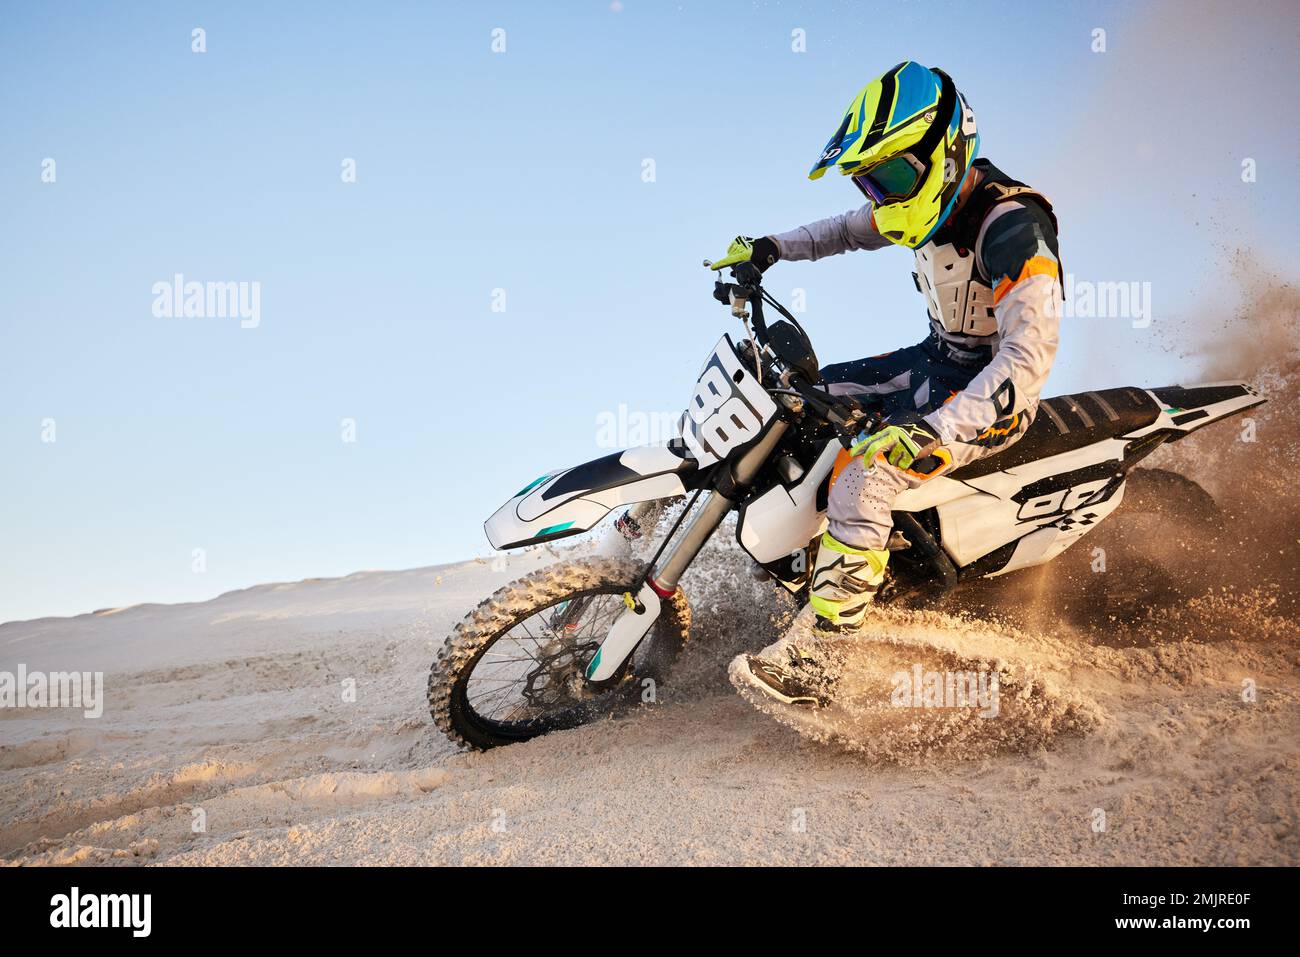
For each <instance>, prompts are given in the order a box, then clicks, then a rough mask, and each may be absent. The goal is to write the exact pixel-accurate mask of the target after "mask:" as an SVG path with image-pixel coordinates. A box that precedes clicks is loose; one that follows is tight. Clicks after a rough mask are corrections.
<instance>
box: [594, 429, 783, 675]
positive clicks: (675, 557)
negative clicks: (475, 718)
mask: <svg viewBox="0 0 1300 957" xmlns="http://www.w3.org/2000/svg"><path fill="white" fill-rule="evenodd" d="M788 428H789V424H788V423H787V422H786V421H785V420H784V419H777V420H776V421H775V422H773V423H772V426H771V428H769V429H768V430H767V434H766V435H764V436H763V437H762V438H761V439H759V440H758V443H757V444H756V445H755V446H754V447H753V448H752V449H750V450H749V451H748V452H746V453H745V454H744V455H742V456H741V457H740V458H738V459H737V460H736V461H735V463H734V464H733V465H732V466H731V468H730V469H728V470H724V471H722V472H721V473H720V478H721V481H719V482H717V483H716V485H715V488H714V489H713V490H712V491H710V492H708V493H707V494H706V495H705V496H704V504H703V505H702V506H700V508H699V510H698V511H696V513H695V515H694V516H692V518H691V520H690V522H689V524H687V526H686V528H685V529H684V530H683V531H682V532H681V533H680V535H679V536H678V537H677V539H676V541H674V542H672V543H670V544H669V546H668V547H667V548H666V549H665V550H664V552H663V554H662V555H661V556H660V558H659V560H658V561H657V562H656V563H655V565H654V567H653V568H651V569H650V571H649V572H648V573H647V574H646V577H645V581H644V582H642V584H641V588H640V590H639V591H638V592H637V593H636V594H635V595H633V594H632V593H631V592H628V593H627V594H626V595H624V596H623V600H624V601H625V602H626V604H627V608H626V609H625V610H624V612H623V613H622V614H621V615H619V616H618V618H617V619H616V620H615V621H614V624H613V625H612V626H611V627H610V629H609V634H608V635H606V636H605V640H604V641H602V642H601V643H600V647H599V648H598V649H596V654H595V656H594V657H593V658H592V659H591V663H590V664H588V665H587V673H586V677H587V680H588V681H589V682H591V683H593V684H596V685H599V684H601V683H602V682H607V681H609V680H610V679H612V678H613V677H614V676H615V675H616V674H618V672H619V670H620V669H621V668H622V666H623V663H624V662H625V661H627V659H628V657H629V656H631V654H632V652H633V651H635V650H636V646H637V645H638V644H639V643H640V642H641V639H642V638H644V637H645V636H646V633H647V632H649V631H650V628H651V627H652V626H653V625H654V623H655V620H656V619H657V618H658V617H659V611H660V608H661V607H662V605H661V602H662V600H663V599H666V598H671V597H672V596H673V595H674V594H676V592H677V584H678V582H680V581H681V577H682V575H683V574H685V573H686V569H688V568H689V567H690V566H691V562H693V561H695V557H696V556H697V555H699V553H700V549H702V548H703V547H704V543H705V542H707V541H708V540H709V537H710V536H711V535H712V534H713V533H714V532H715V531H717V529H718V526H719V525H721V524H722V520H723V519H724V518H726V517H727V513H728V512H730V511H731V510H732V509H733V508H735V506H736V499H737V498H738V497H739V495H740V492H741V490H742V489H743V488H744V486H746V485H748V484H749V483H750V482H751V481H752V480H753V478H754V476H755V475H757V474H758V470H759V469H760V468H762V466H763V463H764V462H766V461H767V460H768V459H769V458H770V457H771V455H772V451H773V450H774V449H775V448H776V446H777V443H778V442H780V441H781V436H782V435H784V434H785V431H786V429H788Z"/></svg>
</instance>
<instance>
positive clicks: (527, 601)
mask: <svg viewBox="0 0 1300 957" xmlns="http://www.w3.org/2000/svg"><path fill="white" fill-rule="evenodd" d="M644 574H645V567H644V566H643V565H641V564H640V563H639V562H636V561H632V560H629V559H622V558H590V559H579V560H575V561H568V562H560V563H559V564H556V565H551V566H548V567H547V568H543V569H541V570H539V571H536V572H533V573H532V574H530V575H526V576H524V577H523V578H520V579H518V580H517V581H513V582H511V583H510V584H508V585H505V586H504V587H502V588H499V589H498V590H497V591H496V592H495V593H494V594H493V595H492V596H491V597H490V598H487V599H485V600H484V601H483V602H482V603H480V604H479V606H478V608H476V609H475V610H474V611H473V612H471V613H470V614H468V615H466V616H465V619H464V620H463V621H462V622H461V623H460V624H458V625H457V626H456V629H455V631H453V632H452V634H451V636H450V637H449V638H448V639H447V642H446V644H444V646H443V648H442V650H441V651H440V652H439V653H438V657H437V659H436V660H435V661H434V663H433V667H432V668H431V669H430V672H429V712H430V714H431V715H432V716H433V720H434V723H435V724H436V725H437V726H438V728H439V729H440V730H441V731H442V732H443V733H444V734H445V735H447V737H448V738H450V739H451V740H452V741H455V742H457V743H458V744H461V745H464V746H465V747H469V748H474V749H477V750H486V749H487V748H494V747H498V746H499V745H503V744H513V743H515V742H518V741H526V740H528V739H530V738H535V737H538V736H539V735H543V734H547V733H548V732H551V731H557V730H561V729H565V728H575V727H577V726H579V725H582V724H586V723H587V722H589V721H591V720H593V719H595V718H598V717H602V716H604V715H607V714H611V713H614V712H616V711H618V710H620V709H622V708H625V707H627V706H628V705H629V704H631V703H633V702H635V701H637V700H639V696H640V692H641V688H642V682H643V681H644V680H645V679H647V678H649V679H652V680H654V681H655V682H656V683H661V682H662V681H664V680H665V679H666V678H667V676H668V673H669V671H670V669H671V668H672V665H673V663H674V662H675V661H676V660H677V655H678V654H679V653H680V651H681V649H682V647H683V646H684V645H685V643H686V639H687V636H688V633H689V629H690V606H689V604H688V603H687V601H686V596H685V595H684V594H683V593H682V591H681V589H680V588H679V589H678V590H677V591H676V592H675V593H674V594H673V596H672V597H671V598H666V599H664V601H663V603H662V606H661V609H660V613H659V619H658V620H657V621H656V622H655V624H654V626H653V627H652V628H651V629H650V632H649V633H648V634H647V635H646V636H645V638H643V639H642V641H641V644H640V645H639V646H638V647H637V650H636V651H635V652H634V653H633V655H632V657H631V658H630V659H629V661H628V663H627V665H626V666H625V669H624V672H623V674H622V675H621V676H619V678H618V680H617V682H616V683H615V684H614V685H613V686H611V687H610V688H608V689H605V690H603V691H601V692H598V693H594V694H593V695H592V696H591V697H590V698H588V699H586V700H583V701H581V702H579V703H576V704H574V705H573V706H572V707H565V708H561V709H558V710H553V711H549V712H547V713H544V714H538V715H536V716H530V717H528V718H526V719H519V720H515V719H499V718H493V717H490V716H488V715H485V714H482V713H480V712H479V711H478V710H476V708H475V707H474V704H473V702H472V701H471V700H470V695H469V684H470V680H471V677H472V676H474V673H475V668H476V666H477V665H478V664H479V662H480V661H481V660H482V659H483V657H484V655H485V654H486V653H487V652H488V650H489V649H490V648H491V647H492V646H493V645H494V644H496V643H497V642H498V641H499V640H501V639H504V638H507V636H508V635H509V634H510V632H511V630H512V629H514V628H515V627H516V626H523V625H525V623H527V622H528V621H529V620H530V619H532V618H533V617H534V616H537V615H539V614H540V613H542V612H545V611H546V610H547V609H550V608H553V607H556V606H558V605H560V604H561V603H564V602H568V601H573V600H576V599H581V598H589V599H595V598H599V597H600V596H608V595H615V596H619V595H622V594H623V593H624V592H627V591H635V590H636V589H637V588H638V587H639V585H640V582H641V579H642V577H643V575H644ZM529 637H530V639H532V640H534V641H536V640H537V639H535V638H533V636H532V635H531V633H530V634H529ZM584 637H587V638H589V639H592V640H595V639H598V638H603V635H591V636H584ZM511 640H512V641H515V642H517V641H518V640H519V639H518V638H513V639H511ZM565 641H574V642H576V641H577V639H576V637H575V638H573V639H570V638H568V636H567V634H566V635H565V636H564V637H556V636H552V637H551V640H550V643H549V646H555V645H563V643H564V642H565ZM534 650H541V649H538V648H535V649H534ZM539 667H540V666H539ZM495 680H502V679H495ZM543 687H545V686H543Z"/></svg>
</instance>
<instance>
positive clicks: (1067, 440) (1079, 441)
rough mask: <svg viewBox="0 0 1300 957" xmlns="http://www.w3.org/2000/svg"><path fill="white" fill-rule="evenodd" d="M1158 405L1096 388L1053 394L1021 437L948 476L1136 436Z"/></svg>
mask: <svg viewBox="0 0 1300 957" xmlns="http://www.w3.org/2000/svg"><path fill="white" fill-rule="evenodd" d="M1159 414H1160V404H1159V403H1158V402H1156V400H1155V399H1153V398H1152V397H1151V394H1150V393H1148V392H1147V391H1145V390H1144V389H1138V388H1135V387H1133V386H1126V387H1124V388H1122V389H1099V390H1097V391H1096V392H1079V393H1076V394H1075V395H1058V396H1054V397H1053V398H1050V399H1043V400H1042V401H1041V402H1039V403H1038V414H1037V415H1035V416H1034V421H1033V422H1032V423H1031V424H1030V426H1029V431H1027V432H1026V433H1025V434H1024V436H1023V437H1022V438H1021V439H1020V440H1019V441H1017V442H1016V443H1014V444H1013V445H1012V446H1011V447H1010V448H1008V449H1007V450H1005V451H1003V452H998V453H996V454H993V455H988V456H985V457H984V458H982V459H979V460H977V461H975V462H971V463H970V464H969V465H963V466H962V467H961V468H959V469H956V470H955V471H953V472H952V473H950V474H949V475H948V478H953V479H959V480H960V479H971V478H978V477H979V476H981V475H988V474H989V473H990V472H1000V471H1002V470H1003V469H1009V468H1013V467H1014V466H1017V465H1024V464H1025V463H1026V462H1033V461H1036V460H1038V459H1045V458H1047V457H1048V456H1051V455H1060V454H1062V453H1063V452H1072V451H1074V450H1075V449H1081V448H1083V447H1084V446H1086V445H1092V444H1093V443H1094V442H1100V441H1102V440H1103V439H1110V438H1115V437H1117V436H1121V435H1127V434H1128V433H1130V432H1136V431H1137V430H1138V429H1142V428H1145V427H1146V426H1148V425H1150V424H1151V423H1152V422H1154V421H1155V420H1156V417H1157V416H1158V415H1159Z"/></svg>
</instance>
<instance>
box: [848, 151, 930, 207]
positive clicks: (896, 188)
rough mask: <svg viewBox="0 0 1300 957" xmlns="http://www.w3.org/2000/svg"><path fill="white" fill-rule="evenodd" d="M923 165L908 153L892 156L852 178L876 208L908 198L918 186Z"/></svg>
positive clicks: (923, 169) (923, 170)
mask: <svg viewBox="0 0 1300 957" xmlns="http://www.w3.org/2000/svg"><path fill="white" fill-rule="evenodd" d="M924 172H925V167H924V165H923V164H922V163H921V162H920V161H919V160H917V159H915V158H914V157H913V156H912V155H911V154H909V153H903V154H902V155H900V156H893V157H891V158H889V159H887V160H885V161H884V162H883V163H877V164H876V165H875V166H873V167H871V168H870V169H869V170H866V171H865V172H862V173H857V174H855V175H854V177H853V182H854V183H856V184H857V186H858V189H860V190H862V192H863V193H865V194H866V195H867V197H868V198H869V199H871V200H872V201H873V202H875V204H876V205H877V206H882V205H884V204H885V203H892V202H898V201H899V200H904V199H907V198H908V197H910V196H911V195H912V194H913V193H915V192H916V188H917V186H918V185H920V182H921V177H922V174H923V173H924Z"/></svg>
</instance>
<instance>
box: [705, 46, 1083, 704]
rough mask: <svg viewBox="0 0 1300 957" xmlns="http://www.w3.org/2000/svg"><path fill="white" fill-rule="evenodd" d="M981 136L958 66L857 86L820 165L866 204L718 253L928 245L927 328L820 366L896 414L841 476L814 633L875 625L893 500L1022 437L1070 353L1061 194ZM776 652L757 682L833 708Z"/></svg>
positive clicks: (800, 660)
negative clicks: (1054, 195) (1034, 183)
mask: <svg viewBox="0 0 1300 957" xmlns="http://www.w3.org/2000/svg"><path fill="white" fill-rule="evenodd" d="M978 149H979V135H978V133H977V132H976V128H975V115H974V113H973V112H972V110H971V108H970V106H969V104H967V102H966V99H965V97H963V96H962V95H961V93H959V92H958V91H957V89H956V88H955V87H954V85H953V81H952V80H951V79H950V78H949V77H948V75H947V74H945V73H944V72H943V71H942V70H939V69H927V68H926V67H924V66H922V65H920V64H919V63H915V62H912V61H907V62H904V63H900V64H898V65H897V66H895V67H893V68H892V69H890V70H889V71H887V72H886V73H885V74H883V75H882V76H880V77H878V78H876V79H874V80H872V81H871V82H870V83H868V84H867V85H866V86H865V87H864V88H863V89H862V90H861V92H859V93H858V95H857V96H856V97H854V98H853V101H852V102H851V103H850V104H849V107H848V110H847V111H846V112H845V114H844V117H843V119H842V120H841V122H840V124H839V129H837V130H836V131H835V134H834V135H833V136H832V137H831V139H830V142H829V143H827V145H826V149H825V150H824V151H823V152H822V154H821V157H820V158H819V159H818V160H817V163H816V165H815V166H813V168H812V171H811V172H810V173H809V178H810V179H818V178H820V177H821V176H822V175H823V174H824V173H825V172H826V171H827V170H828V169H830V168H831V167H838V168H839V170H840V172H841V173H842V174H843V175H846V176H849V177H851V178H852V181H853V184H854V185H855V186H856V187H857V188H858V189H859V190H860V191H861V192H862V194H863V195H864V197H865V198H866V203H865V204H864V205H863V206H861V207H860V208H858V209H854V210H850V211H848V212H846V213H843V214H842V215H839V216H832V217H830V218H829V219H823V220H819V221H817V222H814V223H810V224H809V225H807V226H801V227H799V228H798V229H792V230H790V231H789V232H783V233H775V234H772V235H768V236H764V237H762V238H758V239H751V238H749V237H746V236H738V237H737V238H736V239H735V241H733V242H732V244H731V246H730V248H729V249H728V250H727V254H726V256H724V257H723V258H722V259H719V260H717V261H716V262H713V263H711V264H710V265H711V268H713V269H722V268H725V267H730V266H734V265H736V264H738V263H742V262H746V261H749V262H752V263H754V264H755V265H756V266H758V267H759V269H767V268H768V267H769V266H771V265H772V264H774V263H775V262H777V261H778V260H782V259H784V260H817V259H822V258H823V257H825V256H835V255H839V254H840V253H844V252H848V251H849V250H858V249H866V250H873V249H883V248H885V247H887V246H890V245H899V246H906V247H907V248H909V249H912V250H914V251H915V256H916V272H915V273H914V274H913V277H914V279H915V281H916V286H917V289H918V290H919V291H920V292H921V294H922V295H923V296H924V297H925V300H926V306H927V308H928V312H929V319H930V329H929V334H928V335H927V336H926V338H925V339H924V340H923V341H922V342H920V343H918V344H917V345H914V346H909V347H907V348H905V349H899V350H896V351H894V352H889V353H886V354H884V355H878V356H872V357H869V358H865V359H857V360H854V361H851V362H843V363H839V364H836V365H831V366H828V367H826V368H825V369H823V370H822V377H823V379H824V381H825V387H826V388H827V389H828V390H829V391H830V392H831V393H832V394H851V395H864V394H866V395H871V396H875V397H879V398H880V399H883V401H884V403H885V406H884V407H885V410H886V412H887V417H886V419H885V421H884V424H883V425H882V426H881V427H880V428H879V429H878V430H877V431H874V432H872V433H871V434H866V433H865V432H864V433H862V434H860V435H858V436H857V439H856V441H855V442H854V443H853V446H852V448H851V449H850V450H849V453H848V454H849V455H850V456H851V457H852V458H851V460H850V461H849V462H848V464H847V465H846V466H845V467H843V468H842V470H840V471H839V474H838V477H837V478H835V479H834V482H833V485H832V487H831V491H830V497H829V504H828V530H827V531H826V533H825V534H824V535H823V536H822V538H821V542H820V545H819V547H818V549H817V557H816V561H815V564H814V567H813V572H812V577H811V579H810V584H809V592H810V599H811V604H812V606H813V610H814V611H815V613H816V617H817V623H816V624H817V629H816V630H817V632H821V633H825V632H828V631H831V632H838V631H844V630H851V629H854V628H856V627H857V626H859V625H860V624H861V623H862V621H863V618H864V617H865V615H866V612H867V608H868V606H869V605H870V603H871V601H872V599H873V598H874V596H875V592H876V590H877V589H878V588H879V587H880V585H881V583H882V582H883V581H884V577H885V566H886V564H887V563H888V561H889V552H888V550H887V545H888V541H889V536H890V531H891V527H892V525H893V520H892V517H891V510H892V505H893V502H894V498H895V496H896V495H897V494H898V493H899V492H901V491H902V490H904V489H908V488H915V487H917V486H919V485H920V484H921V483H923V482H925V481H926V480H927V479H929V478H932V477H934V476H936V475H938V474H940V473H944V472H948V471H951V470H953V469H956V468H960V467H961V466H962V465H965V464H967V463H969V462H972V461H974V460H975V459H978V458H981V457H983V456H985V455H991V454H994V453H996V452H998V451H999V450H1002V449H1005V448H1007V447H1008V446H1009V445H1011V444H1012V443H1013V442H1015V441H1016V440H1017V439H1019V438H1020V437H1021V436H1022V435H1023V434H1024V432H1025V430H1026V429H1027V428H1028V426H1029V423H1030V422H1031V421H1032V420H1033V416H1034V413H1035V411H1036V410H1037V407H1038V396H1039V393H1040V392H1041V391H1042V388H1043V385H1044V383H1045V381H1046V379H1047V375H1048V372H1049V371H1050V370H1051V368H1052V360H1053V359H1054V358H1055V356H1056V348H1057V341H1058V339H1057V332H1058V326H1059V320H1060V306H1059V304H1060V300H1061V298H1062V290H1061V268H1060V253H1059V250H1058V246H1057V238H1056V218H1055V216H1054V215H1053V213H1052V207H1051V204H1050V203H1049V202H1048V201H1047V200H1046V199H1045V198H1044V197H1043V196H1042V195H1041V194H1039V193H1037V192H1035V191H1033V190H1031V189H1030V188H1028V187H1026V186H1025V185H1024V184H1023V183H1019V182H1017V181H1016V180H1013V179H1011V178H1010V177H1008V176H1006V175H1005V174H1004V173H1002V172H1001V171H1000V170H999V169H998V168H997V167H995V166H993V165H992V164H991V163H989V162H988V160H985V159H978V160H977V159H976V158H975V157H976V153H977V151H978ZM778 647H782V649H783V653H781V652H776V653H774V652H773V651H772V649H767V650H765V652H764V653H763V654H761V655H759V656H751V657H748V658H747V659H746V661H747V664H748V668H749V671H750V673H751V675H752V678H753V681H752V682H751V684H753V685H754V686H755V687H756V688H758V690H760V691H762V692H763V693H765V694H767V695H770V696H771V697H773V698H776V699H777V700H780V701H784V702H786V703H792V704H799V705H811V706H816V705H818V704H824V703H825V701H826V695H825V681H826V675H825V673H824V672H823V671H822V669H821V668H820V667H819V666H818V662H817V659H816V655H815V654H813V653H811V651H810V649H808V648H802V649H800V648H797V647H794V646H793V645H784V646H782V643H778V645H775V646H773V648H778ZM782 659H786V660H782Z"/></svg>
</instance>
